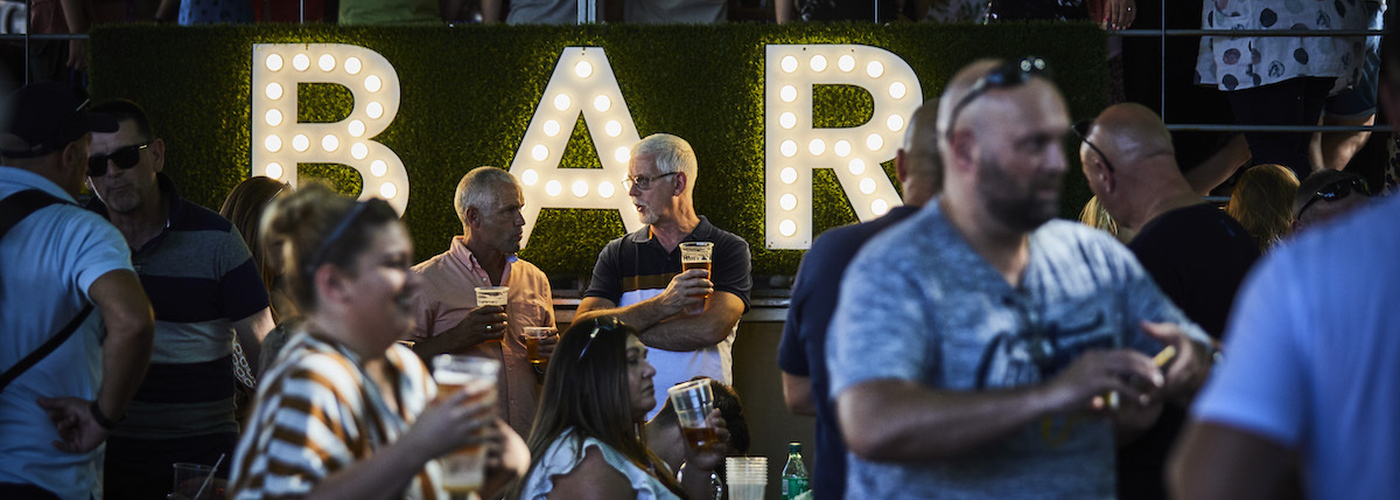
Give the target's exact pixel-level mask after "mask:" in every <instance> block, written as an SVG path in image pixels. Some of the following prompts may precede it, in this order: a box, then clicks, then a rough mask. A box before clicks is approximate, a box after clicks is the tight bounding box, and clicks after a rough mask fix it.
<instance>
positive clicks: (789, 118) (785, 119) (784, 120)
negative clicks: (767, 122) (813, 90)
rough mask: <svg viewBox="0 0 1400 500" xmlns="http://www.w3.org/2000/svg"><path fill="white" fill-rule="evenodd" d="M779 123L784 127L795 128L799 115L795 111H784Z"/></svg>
mask: <svg viewBox="0 0 1400 500" xmlns="http://www.w3.org/2000/svg"><path fill="white" fill-rule="evenodd" d="M778 124H780V125H782V126H783V128H793V127H796V126H797V115H796V114H795V113H793V112H791V111H789V112H787V113H783V115H782V116H780V117H778Z"/></svg>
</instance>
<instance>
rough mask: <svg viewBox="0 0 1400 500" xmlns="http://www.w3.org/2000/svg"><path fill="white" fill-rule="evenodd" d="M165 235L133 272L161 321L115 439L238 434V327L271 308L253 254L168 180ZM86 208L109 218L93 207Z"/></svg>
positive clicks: (163, 187) (139, 254) (136, 253)
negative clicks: (235, 360)
mask: <svg viewBox="0 0 1400 500" xmlns="http://www.w3.org/2000/svg"><path fill="white" fill-rule="evenodd" d="M157 179H158V182H159V186H160V194H161V197H162V198H163V199H165V200H168V201H169V205H170V211H169V214H168V215H167V219H166V223H165V228H163V229H162V230H161V232H160V234H159V235H157V236H156V237H155V238H152V239H151V241H148V242H146V244H144V245H142V246H141V248H140V249H133V250H132V256H131V260H132V265H133V266H134V267H135V268H136V274H138V275H140V278H141V287H142V288H144V289H145V290H146V295H147V296H148V297H150V299H151V308H152V309H154V310H155V313H156V333H155V345H154V348H153V350H152V352H151V365H150V367H149V368H148V369H147V371H146V378H145V380H144V381H142V382H141V387H140V389H138V390H137V392H136V395H135V397H134V398H133V399H132V401H131V406H130V407H129V408H128V409H127V413H126V416H125V418H124V419H123V420H122V421H121V422H120V423H118V424H117V428H116V429H114V430H113V431H112V435H113V436H120V437H125V438H132V439H175V438H185V437H193V436H203V435H210V434H216V433H229V432H238V425H237V423H236V422H235V421H234V417H233V411H234V391H235V388H234V372H233V356H232V354H233V343H234V341H235V339H234V337H235V335H236V333H235V331H234V329H233V323H234V322H235V321H238V320H242V319H245V318H247V317H249V316H252V315H253V314H256V313H258V312H259V311H262V310H263V309H266V308H267V305H268V301H267V289H266V288H264V287H263V282H262V276H261V275H260V274H259V273H258V268H257V264H256V263H255V262H254V261H253V254H252V253H251V252H249V251H248V245H247V244H246V243H244V242H243V237H242V236H239V234H238V230H237V229H235V228H234V227H233V224H231V223H229V221H228V220H227V219H224V218H223V217H222V216H220V215H219V214H218V213H216V212H214V211H212V210H209V209H207V208H204V207H201V206H199V205H195V204H194V203H190V202H189V201H187V200H185V199H184V198H181V197H180V195H179V193H178V192H177V191H176V190H175V184H174V183H173V182H171V181H170V178H169V177H167V176H166V175H165V174H164V173H160V174H157ZM88 209H90V210H92V211H94V212H97V213H98V214H99V215H102V216H103V217H108V213H107V207H106V206H105V205H103V204H102V201H101V200H100V199H97V198H93V199H92V200H90V201H89V202H88Z"/></svg>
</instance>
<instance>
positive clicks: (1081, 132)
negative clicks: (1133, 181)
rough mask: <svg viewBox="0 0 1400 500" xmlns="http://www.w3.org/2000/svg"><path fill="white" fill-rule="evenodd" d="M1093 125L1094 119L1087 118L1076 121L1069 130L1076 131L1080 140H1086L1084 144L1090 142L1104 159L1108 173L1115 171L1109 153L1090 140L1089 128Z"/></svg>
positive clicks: (1091, 146)
mask: <svg viewBox="0 0 1400 500" xmlns="http://www.w3.org/2000/svg"><path fill="white" fill-rule="evenodd" d="M1093 126H1094V120H1091V119H1088V118H1086V119H1083V120H1079V121H1078V122H1075V124H1074V126H1073V127H1070V129H1069V130H1070V132H1074V135H1075V136H1076V137H1078V138H1079V140H1081V141H1084V144H1088V145H1089V149H1092V150H1094V152H1095V153H1098V154H1099V158H1102V159H1103V166H1104V168H1107V169H1108V173H1110V174H1111V173H1114V168H1113V162H1111V161H1108V155H1106V154H1103V150H1102V149H1099V147H1098V146H1095V145H1094V143H1092V142H1089V129H1090V128H1091V127H1093Z"/></svg>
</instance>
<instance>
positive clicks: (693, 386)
mask: <svg viewBox="0 0 1400 500" xmlns="http://www.w3.org/2000/svg"><path fill="white" fill-rule="evenodd" d="M666 393H667V395H669V396H670V398H671V407H672V408H675V410H676V417H677V419H678V420H679V421H680V426H681V434H682V435H684V436H685V442H686V444H687V445H689V446H690V448H691V449H694V450H697V451H709V450H713V449H714V448H715V447H716V446H719V445H720V441H719V430H718V429H715V428H714V427H710V424H709V423H708V422H706V421H705V417H707V416H709V415H710V411H711V410H713V409H714V407H715V406H714V396H713V395H712V394H711V393H710V381H709V379H701V380H691V381H689V382H685V383H681V384H676V386H674V387H672V388H670V389H667V390H666Z"/></svg>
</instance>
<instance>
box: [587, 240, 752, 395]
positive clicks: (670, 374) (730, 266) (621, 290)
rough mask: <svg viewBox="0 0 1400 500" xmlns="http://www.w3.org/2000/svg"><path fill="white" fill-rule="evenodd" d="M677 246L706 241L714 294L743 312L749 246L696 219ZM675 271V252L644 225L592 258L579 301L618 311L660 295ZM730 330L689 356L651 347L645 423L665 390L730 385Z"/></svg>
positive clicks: (746, 303)
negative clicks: (709, 382) (652, 387)
mask: <svg viewBox="0 0 1400 500" xmlns="http://www.w3.org/2000/svg"><path fill="white" fill-rule="evenodd" d="M681 241H683V242H684V241H708V242H711V243H714V244H715V246H714V249H713V250H712V253H711V256H710V260H711V273H710V281H712V282H714V284H715V291H716V292H726V293H730V294H733V295H734V296H736V297H738V298H739V300H741V301H743V302H744V310H745V311H748V309H749V290H751V289H753V278H752V277H750V276H749V269H750V265H751V264H750V262H749V244H748V242H746V241H744V239H743V238H740V237H738V236H736V235H734V233H730V232H728V231H725V230H722V229H719V228H717V227H715V226H714V225H713V224H710V220H709V219H707V218H705V217H704V216H700V224H698V225H696V226H695V229H693V230H691V231H690V234H688V235H686V236H685V238H683V239H681ZM680 272H681V251H680V247H679V246H677V247H676V248H673V249H671V250H670V251H667V250H666V249H665V248H663V247H662V246H661V242H660V241H657V240H656V238H652V237H651V226H645V227H643V228H641V229H640V230H638V231H637V232H635V233H632V234H629V235H626V236H623V237H621V238H618V239H615V240H612V241H610V242H608V245H607V246H605V247H603V251H602V252H600V253H599V254H598V264H597V265H595V266H593V281H592V282H590V283H589V285H588V291H587V292H584V296H585V297H599V298H603V299H607V300H609V301H612V303H614V304H617V305H618V306H619V307H625V306H630V305H632V304H636V303H638V302H641V301H643V300H647V299H650V298H652V297H655V296H657V295H660V294H661V292H663V291H665V290H666V285H667V284H669V283H670V282H671V278H674V277H675V276H676V274H679V273H680ZM738 328H739V327H738V325H735V326H734V329H732V330H731V331H730V332H729V336H728V337H725V339H724V340H721V341H720V342H719V343H717V344H715V345H712V346H709V347H705V348H701V349H696V350H694V351H668V350H666V349H660V348H653V349H651V351H649V352H648V354H647V357H648V358H649V360H650V361H651V365H652V366H653V367H655V368H656V377H654V378H653V381H654V383H655V384H656V407H655V408H653V409H652V410H651V413H650V414H648V415H647V418H648V419H650V418H651V417H654V416H656V413H657V412H659V411H661V407H662V406H664V403H665V402H666V401H665V398H666V389H668V388H670V387H671V386H673V385H675V384H679V383H681V382H685V381H687V380H690V379H691V378H693V377H695V376H698V375H704V376H707V377H710V378H713V379H715V380H719V381H721V382H724V383H726V384H730V383H732V381H731V373H732V371H733V368H732V366H733V363H734V361H733V356H732V355H731V354H730V347H731V346H733V345H734V334H735V332H737V331H738Z"/></svg>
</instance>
